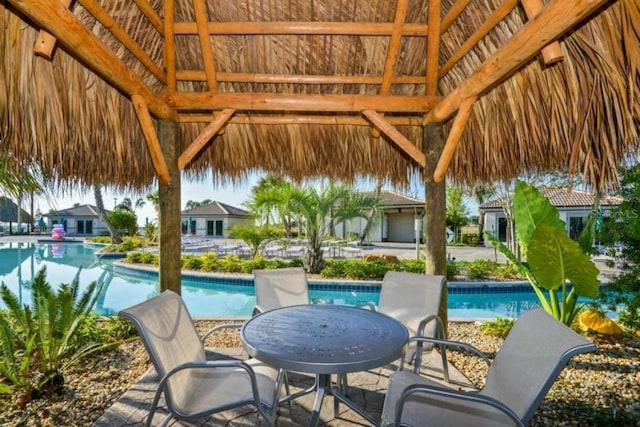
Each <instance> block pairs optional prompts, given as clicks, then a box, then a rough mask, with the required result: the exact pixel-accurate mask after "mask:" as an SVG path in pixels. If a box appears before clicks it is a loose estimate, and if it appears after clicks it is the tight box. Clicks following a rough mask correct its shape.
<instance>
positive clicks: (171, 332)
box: [120, 290, 206, 406]
mask: <svg viewBox="0 0 640 427" xmlns="http://www.w3.org/2000/svg"><path fill="white" fill-rule="evenodd" d="M120 316H122V317H124V318H126V319H129V320H131V321H132V322H133V323H134V324H135V325H136V328H137V329H138V333H139V334H140V338H141V339H142V342H143V343H144V346H145V348H146V349H147V353H148V354H149V357H150V358H151V361H152V362H153V366H154V367H155V369H156V372H157V373H158V375H159V376H160V378H162V377H164V376H165V375H166V374H167V373H169V372H170V371H171V370H172V369H173V368H175V367H176V366H178V365H181V364H183V363H187V362H193V361H204V360H206V356H205V351H204V347H203V344H202V342H201V341H200V336H199V335H198V332H197V331H196V328H195V326H194V324H193V320H192V318H191V315H190V314H189V312H188V311H187V307H186V306H185V304H184V301H183V300H182V298H181V297H180V295H178V294H176V293H175V292H172V291H169V290H167V291H164V292H163V293H161V294H160V295H158V296H155V297H153V298H151V299H148V300H147V301H145V302H142V303H140V304H138V305H135V306H133V307H129V308H126V309H124V310H122V311H120ZM191 385H192V384H191V378H190V376H189V375H188V374H187V372H186V371H185V374H184V375H182V374H178V375H174V376H172V377H171V379H170V380H169V381H168V383H167V389H166V393H167V394H166V398H167V401H168V403H169V405H171V406H173V405H174V404H178V405H181V404H182V402H179V400H182V399H183V397H184V396H188V393H187V392H186V390H190V386H191ZM176 399H178V400H176Z"/></svg>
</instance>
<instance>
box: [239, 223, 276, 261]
mask: <svg viewBox="0 0 640 427" xmlns="http://www.w3.org/2000/svg"><path fill="white" fill-rule="evenodd" d="M229 232H230V233H229V237H231V238H234V239H242V240H243V241H244V242H245V243H246V244H247V246H249V247H250V248H251V256H252V257H255V256H256V255H257V254H258V250H259V249H260V245H261V244H262V243H263V242H265V241H268V240H272V239H277V238H279V237H282V230H281V229H279V228H276V227H274V226H272V225H255V224H236V225H234V226H233V227H231V228H230V229H229Z"/></svg>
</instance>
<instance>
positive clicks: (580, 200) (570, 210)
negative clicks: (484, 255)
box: [479, 187, 622, 246]
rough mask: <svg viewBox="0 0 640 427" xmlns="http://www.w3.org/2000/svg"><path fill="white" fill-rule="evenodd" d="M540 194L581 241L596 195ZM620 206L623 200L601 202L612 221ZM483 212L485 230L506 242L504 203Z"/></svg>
mask: <svg viewBox="0 0 640 427" xmlns="http://www.w3.org/2000/svg"><path fill="white" fill-rule="evenodd" d="M539 190H540V192H541V193H542V195H544V196H545V197H547V198H548V199H549V201H550V202H551V204H552V205H553V206H555V207H556V208H557V209H558V213H559V214H560V219H561V220H562V221H564V223H565V227H566V231H567V234H568V235H569V237H571V238H572V239H574V240H578V236H580V233H581V232H582V230H583V229H584V227H585V225H586V224H587V219H588V217H589V215H590V213H591V210H592V207H593V203H594V201H595V196H596V195H595V194H594V193H591V192H589V191H582V190H576V189H571V190H570V189H568V188H552V187H540V188H539ZM620 203H622V199H621V198H620V197H613V196H603V197H602V198H601V199H600V208H601V211H602V217H603V218H605V219H606V218H608V217H609V216H610V215H611V209H612V208H614V207H616V206H617V205H619V204H620ZM479 211H480V218H481V220H482V221H483V224H484V230H485V231H488V232H489V233H491V234H492V235H494V236H496V237H498V238H499V239H500V241H502V242H506V240H507V220H506V216H505V214H504V211H503V209H502V205H501V203H500V200H498V199H496V200H491V201H488V202H486V203H483V204H482V205H480V207H479ZM485 246H490V244H489V243H488V242H485Z"/></svg>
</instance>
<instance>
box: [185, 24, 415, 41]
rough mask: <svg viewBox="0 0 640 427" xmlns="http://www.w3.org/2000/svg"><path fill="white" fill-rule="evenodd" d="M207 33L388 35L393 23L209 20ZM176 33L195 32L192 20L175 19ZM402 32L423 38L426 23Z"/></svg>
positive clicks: (412, 25)
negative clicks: (176, 20)
mask: <svg viewBox="0 0 640 427" xmlns="http://www.w3.org/2000/svg"><path fill="white" fill-rule="evenodd" d="M207 30H208V31H209V34H215V35H348V36H390V35H391V32H392V31H393V24H392V23H390V22H306V21H303V22H292V21H278V22H247V21H242V22H209V24H208V25H207ZM175 34H177V35H196V34H198V27H197V25H196V23H195V22H177V23H176V24H175ZM402 35H403V36H405V37H424V36H426V35H427V26H426V25H424V24H406V25H405V26H404V29H403V32H402Z"/></svg>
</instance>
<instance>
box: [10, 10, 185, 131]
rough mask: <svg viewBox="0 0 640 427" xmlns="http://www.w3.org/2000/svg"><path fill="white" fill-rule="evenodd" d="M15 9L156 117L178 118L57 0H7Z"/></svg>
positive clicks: (175, 119)
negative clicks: (140, 99)
mask: <svg viewBox="0 0 640 427" xmlns="http://www.w3.org/2000/svg"><path fill="white" fill-rule="evenodd" d="M7 1H8V2H9V3H10V4H11V5H12V6H13V7H14V8H15V9H16V10H17V11H19V12H20V13H22V14H23V15H24V16H26V17H27V18H29V19H30V20H31V21H33V22H34V23H35V24H36V25H38V26H39V27H40V28H42V29H44V30H46V31H47V32H49V33H51V34H52V35H53V36H54V37H56V38H57V39H58V42H59V43H61V44H62V45H63V46H64V47H65V49H66V50H67V52H69V53H70V54H71V55H73V56H75V57H76V58H77V59H79V60H80V61H82V62H83V63H84V64H85V66H87V67H88V68H89V69H91V70H92V71H93V72H95V73H96V74H98V75H99V76H100V77H102V78H103V79H104V80H105V81H107V82H108V83H109V84H111V85H112V86H113V87H115V88H116V89H118V90H120V91H122V92H123V93H125V94H127V95H128V96H131V95H134V94H137V95H140V96H142V97H143V98H144V100H145V104H146V105H148V107H149V110H151V112H152V113H153V114H155V115H156V116H157V117H160V118H165V119H170V120H174V121H177V120H178V114H177V113H176V112H175V111H174V110H173V109H172V108H170V107H169V106H168V105H167V104H166V103H165V102H164V101H163V100H162V99H161V98H159V97H158V96H156V95H155V94H154V93H153V92H151V90H150V89H149V88H148V87H147V86H146V85H145V84H144V83H143V82H142V81H141V80H140V79H139V78H138V77H137V76H136V75H135V74H134V73H133V72H132V71H131V70H130V69H129V68H128V67H127V66H126V65H125V64H124V62H122V61H121V60H120V58H118V57H117V56H116V55H115V54H114V53H113V52H111V51H110V50H109V49H108V48H107V47H106V46H105V45H104V44H103V43H102V42H101V41H100V40H99V39H98V38H97V37H96V36H95V35H94V34H93V33H92V32H91V31H89V30H88V29H87V28H86V27H85V26H84V25H82V23H81V22H80V21H79V20H78V18H76V17H75V16H74V15H73V13H71V12H70V11H69V9H67V8H66V7H64V6H63V5H62V4H61V3H60V2H59V1H48V2H44V1H41V0H7Z"/></svg>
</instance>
